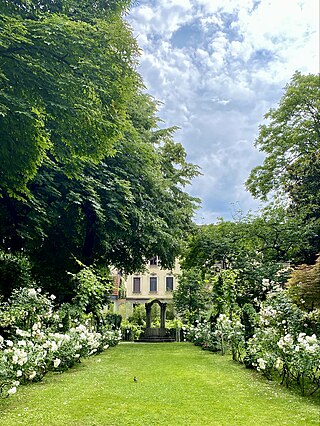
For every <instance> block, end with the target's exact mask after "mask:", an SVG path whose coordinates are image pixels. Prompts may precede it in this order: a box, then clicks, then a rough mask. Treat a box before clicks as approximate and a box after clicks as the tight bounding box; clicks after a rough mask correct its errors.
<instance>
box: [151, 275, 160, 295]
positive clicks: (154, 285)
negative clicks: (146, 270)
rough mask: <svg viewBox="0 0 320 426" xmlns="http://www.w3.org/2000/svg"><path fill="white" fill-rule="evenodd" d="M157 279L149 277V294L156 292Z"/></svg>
mask: <svg viewBox="0 0 320 426" xmlns="http://www.w3.org/2000/svg"><path fill="white" fill-rule="evenodd" d="M157 281H158V279H157V277H150V292H152V293H154V292H156V291H157Z"/></svg>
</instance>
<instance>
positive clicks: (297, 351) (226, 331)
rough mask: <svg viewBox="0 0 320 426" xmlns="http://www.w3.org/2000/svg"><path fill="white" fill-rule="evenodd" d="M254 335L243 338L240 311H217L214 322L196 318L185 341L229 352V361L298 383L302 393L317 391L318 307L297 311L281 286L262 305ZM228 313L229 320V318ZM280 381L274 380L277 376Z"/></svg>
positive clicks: (319, 370) (319, 380) (319, 353)
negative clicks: (228, 312) (222, 312)
mask: <svg viewBox="0 0 320 426" xmlns="http://www.w3.org/2000/svg"><path fill="white" fill-rule="evenodd" d="M257 308H258V309H260V311H259V316H258V320H257V323H256V324H255V327H254V334H253V337H251V338H247V339H245V326H244V325H243V324H242V322H241V321H240V318H241V315H240V313H239V312H237V315H235V313H234V312H233V314H232V315H230V314H229V315H227V314H220V315H219V316H218V317H217V318H216V320H215V322H214V323H213V324H212V323H210V321H206V320H204V321H200V320H197V321H196V322H195V325H193V326H191V327H190V330H189V333H188V339H189V340H190V341H192V342H193V343H194V344H195V345H199V346H202V348H204V349H209V350H212V351H220V352H221V354H222V355H224V354H226V353H232V357H233V359H234V360H237V361H240V362H244V363H245V364H246V366H247V367H250V368H255V369H256V370H257V371H259V372H260V373H262V374H263V375H264V376H265V377H267V378H268V379H270V380H271V379H275V378H276V377H277V376H278V377H279V378H280V382H281V384H284V385H286V386H287V387H288V386H298V387H299V388H300V390H301V393H302V395H312V394H314V393H315V392H317V391H318V390H319V389H320V338H319V329H320V311H319V309H314V310H312V311H310V312H307V311H302V310H301V309H300V308H299V307H298V306H297V305H296V304H295V303H293V302H292V301H291V300H290V298H289V297H288V295H287V292H286V291H285V290H277V291H276V292H270V293H269V294H268V296H267V299H266V300H265V301H264V302H263V303H261V305H260V307H257ZM230 317H231V318H230ZM278 380H279V379H278Z"/></svg>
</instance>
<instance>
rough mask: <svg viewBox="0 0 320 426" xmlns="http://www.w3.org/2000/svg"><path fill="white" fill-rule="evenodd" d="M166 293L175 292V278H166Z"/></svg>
mask: <svg viewBox="0 0 320 426" xmlns="http://www.w3.org/2000/svg"><path fill="white" fill-rule="evenodd" d="M166 291H173V277H166Z"/></svg>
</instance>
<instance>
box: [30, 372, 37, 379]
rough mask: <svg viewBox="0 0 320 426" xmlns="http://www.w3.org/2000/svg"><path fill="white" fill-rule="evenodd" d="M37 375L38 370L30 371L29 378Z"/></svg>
mask: <svg viewBox="0 0 320 426" xmlns="http://www.w3.org/2000/svg"><path fill="white" fill-rule="evenodd" d="M36 375H37V372H36V371H33V372H32V373H30V374H29V380H32V379H34V378H35V377H36Z"/></svg>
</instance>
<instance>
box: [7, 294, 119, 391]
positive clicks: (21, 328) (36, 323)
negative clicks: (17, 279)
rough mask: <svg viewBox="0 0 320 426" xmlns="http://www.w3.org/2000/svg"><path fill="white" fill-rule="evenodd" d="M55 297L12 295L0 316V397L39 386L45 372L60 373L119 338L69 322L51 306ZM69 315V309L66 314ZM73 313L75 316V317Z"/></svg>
mask: <svg viewBox="0 0 320 426" xmlns="http://www.w3.org/2000/svg"><path fill="white" fill-rule="evenodd" d="M54 300H55V296H54V295H50V296H49V295H47V294H44V293H42V291H41V289H40V288H39V289H37V290H36V289H34V288H22V289H19V290H15V291H13V293H12V296H11V298H10V300H9V301H8V302H7V303H3V304H2V306H1V311H0V326H1V331H2V332H1V334H0V392H1V395H2V396H8V395H12V394H14V393H15V392H16V390H17V387H18V386H19V385H20V384H24V383H28V382H30V381H39V380H41V379H42V378H43V377H44V375H45V374H46V373H47V372H48V371H50V370H53V371H63V370H66V369H67V368H70V367H72V366H73V365H74V364H75V363H76V362H80V359H81V358H83V357H86V356H89V355H93V354H95V353H97V352H100V351H102V350H103V349H107V348H108V347H109V346H113V345H115V344H117V342H118V341H119V340H120V337H121V334H120V333H119V331H118V330H115V331H113V330H111V328H110V327H107V326H104V327H101V326H100V327H99V332H98V331H97V328H95V327H93V325H92V322H91V321H90V319H87V320H85V319H84V317H81V316H78V317H74V318H69V320H70V321H69V323H70V324H69V325H70V326H69V328H67V329H66V327H65V324H64V323H63V319H64V318H65V314H66V310H65V309H64V307H61V308H59V307H57V306H55V304H54ZM68 313H69V314H70V309H69V310H68ZM78 314H79V312H78Z"/></svg>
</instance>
